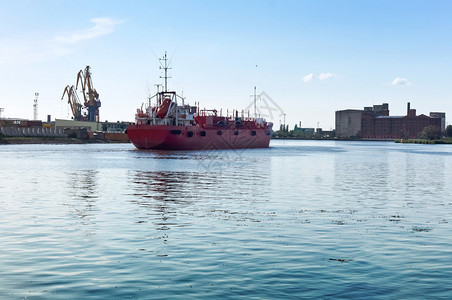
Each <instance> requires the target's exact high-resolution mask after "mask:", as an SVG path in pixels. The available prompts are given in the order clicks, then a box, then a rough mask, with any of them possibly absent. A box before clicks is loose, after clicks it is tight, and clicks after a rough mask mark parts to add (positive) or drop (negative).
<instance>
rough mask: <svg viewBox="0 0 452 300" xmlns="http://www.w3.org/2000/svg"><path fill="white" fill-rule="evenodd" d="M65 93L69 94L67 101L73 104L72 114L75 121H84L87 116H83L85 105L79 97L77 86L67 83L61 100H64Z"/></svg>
mask: <svg viewBox="0 0 452 300" xmlns="http://www.w3.org/2000/svg"><path fill="white" fill-rule="evenodd" d="M64 95H67V102H68V103H69V105H70V106H71V110H72V115H73V116H74V120H75V121H83V120H84V119H85V116H82V108H83V105H82V104H81V103H80V100H79V99H78V96H77V93H76V90H75V87H74V86H73V85H72V86H69V85H67V86H66V88H65V89H64V91H63V95H62V96H61V100H63V98H64Z"/></svg>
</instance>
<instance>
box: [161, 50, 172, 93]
mask: <svg viewBox="0 0 452 300" xmlns="http://www.w3.org/2000/svg"><path fill="white" fill-rule="evenodd" d="M159 60H160V61H163V62H164V64H163V65H162V64H161V63H160V64H161V66H160V70H162V69H163V70H165V76H164V77H162V76H160V78H164V79H165V92H168V78H171V77H168V69H171V68H170V67H168V58H167V57H166V51H165V56H163V58H159Z"/></svg>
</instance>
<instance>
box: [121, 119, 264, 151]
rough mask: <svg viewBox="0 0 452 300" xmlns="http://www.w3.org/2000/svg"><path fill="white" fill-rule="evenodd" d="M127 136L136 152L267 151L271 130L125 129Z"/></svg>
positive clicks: (183, 127)
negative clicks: (152, 150) (150, 150)
mask: <svg viewBox="0 0 452 300" xmlns="http://www.w3.org/2000/svg"><path fill="white" fill-rule="evenodd" d="M127 135H128V137H129V139H130V141H131V142H132V143H133V144H134V145H135V147H137V148H138V149H145V150H146V149H161V150H215V149H248V148H268V146H269V144H270V137H271V127H270V128H269V127H262V128H255V129H248V128H239V129H235V128H223V129H221V128H209V129H207V128H206V129H204V128H201V127H200V126H196V125H195V126H168V125H146V124H138V125H129V127H128V128H127Z"/></svg>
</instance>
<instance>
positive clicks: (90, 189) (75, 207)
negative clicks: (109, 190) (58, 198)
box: [63, 170, 99, 225]
mask: <svg viewBox="0 0 452 300" xmlns="http://www.w3.org/2000/svg"><path fill="white" fill-rule="evenodd" d="M98 176H99V171H98V170H76V171H73V172H70V173H68V174H67V190H68V191H67V195H68V196H69V198H70V199H63V205H65V206H67V207H69V209H70V214H72V215H73V216H74V217H75V219H78V220H79V221H78V222H77V223H81V224H83V225H87V224H92V222H93V221H92V219H93V218H94V216H95V214H96V213H97V212H98V211H99V208H98V207H97V204H96V202H97V200H98V198H99V193H98V189H99V186H98V184H99V183H98V180H99V178H98Z"/></svg>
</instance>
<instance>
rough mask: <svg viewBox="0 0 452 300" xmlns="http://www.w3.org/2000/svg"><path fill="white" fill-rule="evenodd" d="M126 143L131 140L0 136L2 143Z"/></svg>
mask: <svg viewBox="0 0 452 300" xmlns="http://www.w3.org/2000/svg"><path fill="white" fill-rule="evenodd" d="M114 143H117V144H126V143H130V142H129V141H113V140H105V139H77V138H69V137H0V145H20V144H62V145H64V144H114Z"/></svg>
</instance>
